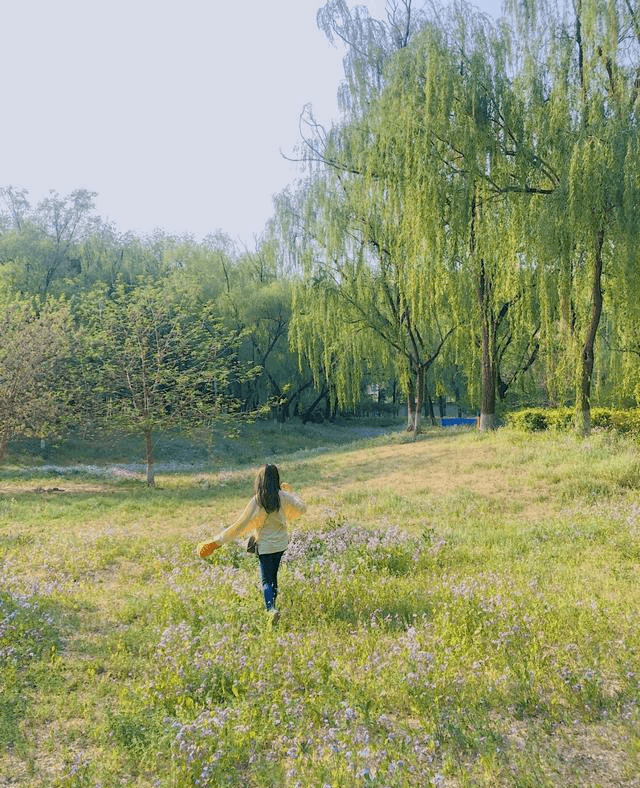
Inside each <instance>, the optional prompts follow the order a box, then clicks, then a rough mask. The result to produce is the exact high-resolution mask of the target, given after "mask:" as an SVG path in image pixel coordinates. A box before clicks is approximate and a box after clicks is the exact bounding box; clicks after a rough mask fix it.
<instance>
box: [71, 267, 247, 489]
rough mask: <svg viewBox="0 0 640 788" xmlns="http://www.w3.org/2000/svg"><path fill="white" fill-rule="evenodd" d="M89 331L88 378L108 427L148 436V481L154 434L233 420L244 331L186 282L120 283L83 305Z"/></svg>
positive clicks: (85, 372)
mask: <svg viewBox="0 0 640 788" xmlns="http://www.w3.org/2000/svg"><path fill="white" fill-rule="evenodd" d="M77 309H78V315H79V318H80V322H81V325H82V327H83V329H84V340H83V341H84V350H83V353H82V358H83V375H84V380H85V381H86V383H87V384H90V385H92V387H93V391H92V392H91V394H90V395H89V396H90V397H92V400H93V402H94V404H95V407H96V410H97V415H98V416H99V417H100V419H101V420H102V421H103V422H106V423H109V424H111V425H113V426H118V427H121V428H123V429H125V430H128V431H130V432H132V433H134V432H137V433H140V434H142V436H143V437H144V445H145V455H146V463H147V483H148V484H149V485H153V484H154V483H155V473H154V454H153V433H154V432H155V431H156V430H158V429H164V428H167V427H170V426H172V427H181V428H183V429H188V428H191V427H192V426H194V425H200V424H207V423H212V422H213V421H216V420H223V419H232V418H233V417H234V414H236V412H237V402H236V401H235V400H234V398H233V397H231V396H230V395H229V393H228V391H229V384H230V380H231V378H232V376H236V377H242V376H243V375H245V374H247V372H246V371H243V370H241V369H240V368H239V366H238V365H237V363H236V350H237V345H238V341H239V337H238V335H237V334H235V333H233V332H229V331H226V330H225V329H224V328H223V326H222V324H221V321H220V319H219V317H218V315H217V313H216V310H215V308H214V307H213V305H212V304H211V303H203V302H200V301H199V300H198V298H197V296H195V295H194V293H193V291H192V290H191V289H189V288H185V287H184V286H183V285H182V283H181V281H180V279H179V278H178V277H173V278H162V279H154V278H143V279H140V280H139V281H138V282H136V283H135V285H126V284H125V283H124V282H121V281H119V282H117V283H116V286H115V288H114V289H113V291H112V292H111V293H108V292H107V290H106V288H105V287H98V288H96V289H95V290H93V291H91V293H90V294H88V296H87V297H85V298H84V299H83V300H82V301H81V303H79V304H78V305H77Z"/></svg>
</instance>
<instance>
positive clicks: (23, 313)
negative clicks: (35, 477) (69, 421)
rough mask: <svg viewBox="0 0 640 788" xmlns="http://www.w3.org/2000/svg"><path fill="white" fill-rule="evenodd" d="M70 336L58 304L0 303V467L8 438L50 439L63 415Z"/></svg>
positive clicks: (62, 308) (15, 299)
mask: <svg viewBox="0 0 640 788" xmlns="http://www.w3.org/2000/svg"><path fill="white" fill-rule="evenodd" d="M70 332H71V320H70V315H69V310H68V308H67V305H66V304H65V303H64V302H54V301H53V300H52V299H49V300H48V301H47V302H46V303H44V304H41V303H39V302H38V300H37V299H36V300H31V299H27V298H19V297H17V296H16V297H13V298H11V297H9V298H7V299H6V300H5V299H4V298H0V335H1V336H2V343H1V344H0V461H2V460H3V459H4V455H5V450H6V447H7V443H8V441H9V440H10V439H11V438H12V437H13V436H14V435H16V434H22V435H44V434H47V433H55V432H56V431H57V429H58V428H59V425H60V422H61V421H63V420H64V417H65V416H66V415H67V407H68V400H69V392H68V390H65V385H64V382H65V367H66V365H67V362H68V360H69V356H70Z"/></svg>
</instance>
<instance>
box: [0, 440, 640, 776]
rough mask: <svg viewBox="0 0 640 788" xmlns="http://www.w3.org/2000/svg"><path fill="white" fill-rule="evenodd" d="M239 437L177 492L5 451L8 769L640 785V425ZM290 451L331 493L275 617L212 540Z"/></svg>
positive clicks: (1, 647) (1, 498)
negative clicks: (206, 551) (273, 621)
mask: <svg viewBox="0 0 640 788" xmlns="http://www.w3.org/2000/svg"><path fill="white" fill-rule="evenodd" d="M339 440H340V441H341V442H340V443H338V441H339ZM237 447H238V448H237V454H234V450H233V448H230V449H228V450H227V449H225V451H224V452H223V453H222V454H219V455H216V456H214V455H212V454H209V455H207V457H208V459H207V457H205V459H204V460H203V462H202V463H200V465H198V466H196V465H194V467H193V468H190V469H186V470H185V469H184V468H183V467H180V468H177V469H175V470H167V471H166V472H159V473H158V475H157V487H156V488H155V489H148V488H147V487H146V486H145V484H144V482H143V480H142V477H141V476H139V475H137V474H135V473H133V472H131V471H124V470H122V469H120V470H118V469H117V468H116V469H112V470H110V471H109V470H108V469H107V470H105V467H104V464H103V465H102V466H101V470H100V472H98V470H97V469H95V468H93V469H84V470H83V469H82V468H81V467H78V466H74V467H69V468H68V469H67V470H66V471H65V470H62V469H61V468H59V467H56V468H52V467H38V466H33V467H28V466H26V465H25V464H24V463H17V462H16V463H14V464H13V465H9V466H5V467H4V468H2V469H0V558H1V564H0V670H1V673H0V786H3V787H4V786H11V787H12V788H14V786H19V787H20V788H27V787H28V788H42V787H43V786H45V787H47V788H85V787H87V788H89V787H90V788H98V787H100V788H115V786H127V788H187V787H191V786H203V787H204V788H207V787H209V788H213V787H214V786H215V787H217V786H242V788H245V787H246V788H271V786H273V787H274V788H276V787H277V788H280V787H286V788H356V786H357V787H360V786H363V787H364V786H377V787H378V788H404V787H405V786H407V787H411V788H413V787H414V786H415V788H425V786H439V787H440V788H463V787H464V786H487V788H489V786H491V788H496V787H498V788H500V787H501V786H505V787H506V786H517V787H518V788H534V787H535V788H539V787H540V786H543V787H544V786H563V788H585V786H590V787H591V786H593V787H595V786H601V787H602V788H613V786H617V787H619V786H640V706H639V703H638V701H639V699H640V626H639V614H638V611H639V607H640V604H639V603H640V451H639V447H638V445H637V443H634V442H633V441H632V440H631V439H629V438H622V437H619V436H616V435H615V434H611V433H608V432H606V431H603V432H598V433H594V434H593V435H591V436H590V437H589V438H586V439H585V438H579V437H577V436H575V435H573V434H567V433H559V432H542V433H534V434H525V433H522V432H518V431H516V430H514V429H511V428H504V429H501V430H499V431H496V432H495V433H491V434H480V433H478V432H476V431H469V430H458V429H445V430H437V429H429V430H427V431H426V432H425V433H424V434H423V435H421V436H420V437H419V438H418V440H416V441H412V440H411V439H410V438H409V437H408V436H407V435H406V433H404V432H403V431H401V430H399V429H397V428H396V429H388V430H384V431H382V432H381V433H380V434H373V433H371V434H370V435H369V434H367V433H366V432H363V431H362V430H359V431H358V430H355V429H353V428H350V427H345V428H344V429H343V430H342V432H341V434H340V437H338V435H337V433H336V432H335V431H334V432H330V431H327V432H326V433H324V434H323V433H322V428H320V427H313V426H311V427H309V428H308V429H307V428H299V429H294V428H289V429H287V428H285V430H284V431H283V430H279V431H278V429H277V428H275V427H269V428H265V427H260V426H259V425H254V427H253V428H252V431H247V432H246V434H245V436H244V438H243V437H241V438H240V440H239V443H238V444H237ZM276 448H278V453H275V452H276ZM263 460H265V461H272V460H275V461H276V462H277V463H278V465H279V467H280V469H281V473H282V478H283V480H285V481H288V482H290V483H291V485H292V487H293V488H294V490H295V491H296V492H298V493H299V494H300V495H301V496H302V497H303V498H304V500H305V501H306V502H307V505H308V511H307V513H306V515H305V516H304V517H303V518H302V519H301V520H299V521H297V522H296V524H295V529H294V531H293V539H292V543H291V545H290V548H289V550H288V551H287V554H286V561H285V563H284V564H283V567H282V569H281V572H280V590H281V594H280V599H279V601H280V607H281V609H282V619H281V621H280V626H279V627H278V628H277V629H276V630H274V631H272V630H270V629H269V628H268V627H267V625H266V621H265V614H264V611H263V609H262V601H261V594H260V589H259V584H258V568H257V561H256V559H255V557H253V556H251V555H248V554H247V553H246V552H245V551H244V547H243V545H242V544H238V545H235V544H232V545H227V546H225V547H224V548H223V549H221V550H219V551H217V552H216V553H214V554H213V556H212V557H211V558H210V559H207V560H201V559H199V558H198V557H197V555H196V549H195V548H196V544H197V543H198V542H199V541H200V540H202V539H204V538H206V537H209V536H211V535H212V534H213V533H214V532H215V531H216V530H217V529H218V527H219V526H220V525H221V524H223V523H229V522H231V521H232V519H233V518H234V517H235V516H236V515H237V514H238V513H239V512H240V511H241V509H242V508H243V507H244V504H245V502H246V501H247V500H248V498H249V497H250V495H251V494H252V484H253V477H254V474H255V471H256V469H257V467H258V463H259V462H261V461H263Z"/></svg>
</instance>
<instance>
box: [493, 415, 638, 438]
mask: <svg viewBox="0 0 640 788" xmlns="http://www.w3.org/2000/svg"><path fill="white" fill-rule="evenodd" d="M506 418H507V423H508V424H509V426H511V427H514V428H515V429H519V430H523V431H524V432H542V431H544V430H548V429H555V430H570V429H572V428H573V424H574V411H573V410H572V409H571V408H524V409H523V410H519V411H514V412H513V413H509V414H507V417H506ZM591 426H592V427H593V428H595V429H601V430H611V431H614V432H619V433H621V434H625V435H636V436H640V408H634V409H631V410H616V409H613V408H592V410H591Z"/></svg>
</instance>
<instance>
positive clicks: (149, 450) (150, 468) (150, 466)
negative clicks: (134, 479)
mask: <svg viewBox="0 0 640 788" xmlns="http://www.w3.org/2000/svg"><path fill="white" fill-rule="evenodd" d="M144 446H145V451H146V455H147V485H148V486H149V487H155V486H156V477H155V469H154V462H153V441H152V440H151V430H150V429H149V428H148V427H145V430H144Z"/></svg>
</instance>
